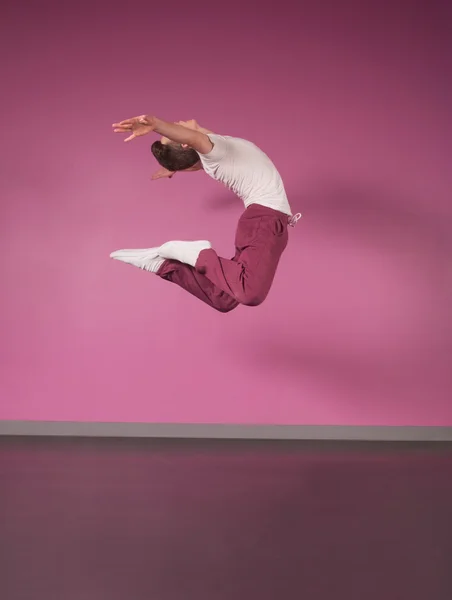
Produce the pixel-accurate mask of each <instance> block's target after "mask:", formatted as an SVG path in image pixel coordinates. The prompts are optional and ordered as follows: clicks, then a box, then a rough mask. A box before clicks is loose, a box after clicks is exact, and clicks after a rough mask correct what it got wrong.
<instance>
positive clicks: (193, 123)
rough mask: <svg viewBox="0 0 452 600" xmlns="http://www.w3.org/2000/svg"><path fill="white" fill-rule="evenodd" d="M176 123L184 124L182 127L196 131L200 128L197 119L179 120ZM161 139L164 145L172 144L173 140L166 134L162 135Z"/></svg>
mask: <svg viewBox="0 0 452 600" xmlns="http://www.w3.org/2000/svg"><path fill="white" fill-rule="evenodd" d="M176 125H182V127H186V128H187V129H193V130H194V131H196V130H197V129H198V123H197V122H196V121H195V119H191V120H190V121H177V123H176ZM160 141H161V143H162V144H163V145H166V144H171V140H170V139H168V138H167V137H165V136H162V137H161V138H160Z"/></svg>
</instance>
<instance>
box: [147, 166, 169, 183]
mask: <svg viewBox="0 0 452 600" xmlns="http://www.w3.org/2000/svg"><path fill="white" fill-rule="evenodd" d="M173 175H174V171H168V169H165V168H164V167H162V168H161V169H159V170H158V171H156V172H155V173H154V174H153V175H152V177H151V181H155V180H156V179H163V178H165V177H167V178H169V179H171V177H173Z"/></svg>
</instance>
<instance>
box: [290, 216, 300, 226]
mask: <svg viewBox="0 0 452 600" xmlns="http://www.w3.org/2000/svg"><path fill="white" fill-rule="evenodd" d="M300 219H301V213H297V214H296V215H293V216H292V217H289V226H290V227H295V225H296V224H297V223H298V221H299V220H300Z"/></svg>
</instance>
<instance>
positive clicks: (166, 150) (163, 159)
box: [151, 141, 200, 172]
mask: <svg viewBox="0 0 452 600" xmlns="http://www.w3.org/2000/svg"><path fill="white" fill-rule="evenodd" d="M151 151H152V154H153V155H154V156H155V158H156V159H157V162H158V163H159V164H160V165H162V167H164V168H165V169H168V171H173V172H176V171H186V170H188V169H190V170H193V171H195V170H197V168H196V167H198V166H199V165H198V163H199V162H200V161H199V156H198V154H197V152H196V151H195V150H193V148H187V147H185V146H182V145H181V144H176V143H174V142H171V143H162V142H161V141H156V142H154V143H153V144H152V146H151Z"/></svg>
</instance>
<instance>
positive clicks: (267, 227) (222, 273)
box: [159, 204, 288, 306]
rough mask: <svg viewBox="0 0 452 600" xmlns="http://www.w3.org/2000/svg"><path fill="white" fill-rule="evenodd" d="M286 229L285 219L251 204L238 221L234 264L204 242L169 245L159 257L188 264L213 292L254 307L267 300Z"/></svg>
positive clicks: (283, 245) (285, 241)
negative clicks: (213, 289) (207, 282)
mask: <svg viewBox="0 0 452 600" xmlns="http://www.w3.org/2000/svg"><path fill="white" fill-rule="evenodd" d="M287 225H288V216H287V215H284V214H283V213H280V212H278V211H275V210H273V209H270V208H267V207H264V206H261V205H259V204H253V205H251V206H250V207H248V209H247V210H246V211H245V212H244V214H243V215H242V217H241V218H240V220H239V223H238V227H237V234H236V255H235V257H234V259H233V260H228V259H225V258H221V257H220V256H218V255H217V253H216V252H215V251H214V250H213V249H212V248H211V247H210V244H208V243H207V242H168V243H167V244H164V245H163V246H161V247H160V248H159V254H160V256H163V257H165V258H169V259H177V260H180V261H182V262H187V263H191V264H192V265H193V266H194V272H195V273H197V274H198V275H200V274H202V275H204V276H205V277H206V278H207V279H208V280H209V281H210V282H211V283H212V284H213V285H214V287H215V288H218V289H219V290H222V291H223V292H224V293H226V294H227V295H229V296H232V298H234V299H235V300H236V301H237V302H239V303H240V304H245V305H248V306H257V305H259V304H261V303H262V302H263V301H264V300H265V298H266V297H267V294H268V292H269V291H270V287H271V284H272V282H273V279H274V276H275V272H276V268H277V266H278V263H279V259H280V257H281V254H282V253H283V251H284V249H285V247H286V246H287V240H288V233H287ZM198 297H199V296H198Z"/></svg>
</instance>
